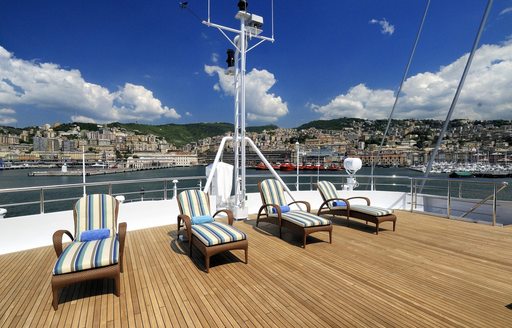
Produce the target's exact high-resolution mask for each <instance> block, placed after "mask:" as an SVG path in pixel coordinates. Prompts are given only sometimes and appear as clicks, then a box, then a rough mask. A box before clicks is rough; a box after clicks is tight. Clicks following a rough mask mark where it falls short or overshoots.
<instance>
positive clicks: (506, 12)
mask: <svg viewBox="0 0 512 328" xmlns="http://www.w3.org/2000/svg"><path fill="white" fill-rule="evenodd" d="M508 13H512V7H508V8H505V9H503V10H502V11H500V13H499V15H505V14H508Z"/></svg>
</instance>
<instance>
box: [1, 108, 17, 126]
mask: <svg viewBox="0 0 512 328" xmlns="http://www.w3.org/2000/svg"><path fill="white" fill-rule="evenodd" d="M15 114H16V111H15V110H14V109H11V108H0V124H4V125H6V124H13V123H16V122H18V120H16V119H15V118H14V117H13V115H15Z"/></svg>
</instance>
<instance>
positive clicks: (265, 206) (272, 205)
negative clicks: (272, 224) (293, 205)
mask: <svg viewBox="0 0 512 328" xmlns="http://www.w3.org/2000/svg"><path fill="white" fill-rule="evenodd" d="M267 207H273V208H275V209H276V213H272V212H271V213H270V214H277V216H279V218H281V206H279V205H277V204H263V205H261V207H260V210H259V211H258V216H260V213H261V211H263V210H265V212H266V214H267V216H268V215H269V213H268V208H267Z"/></svg>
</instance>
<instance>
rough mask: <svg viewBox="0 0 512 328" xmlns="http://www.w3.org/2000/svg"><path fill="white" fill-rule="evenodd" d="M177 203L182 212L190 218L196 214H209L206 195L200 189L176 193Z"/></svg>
mask: <svg viewBox="0 0 512 328" xmlns="http://www.w3.org/2000/svg"><path fill="white" fill-rule="evenodd" d="M178 203H179V204H180V206H181V210H182V211H183V213H181V214H185V215H188V216H189V217H190V218H193V217H196V216H204V215H210V207H209V206H208V195H207V194H206V193H205V192H203V191H201V190H194V189H189V190H185V191H183V192H181V193H180V194H179V195H178Z"/></svg>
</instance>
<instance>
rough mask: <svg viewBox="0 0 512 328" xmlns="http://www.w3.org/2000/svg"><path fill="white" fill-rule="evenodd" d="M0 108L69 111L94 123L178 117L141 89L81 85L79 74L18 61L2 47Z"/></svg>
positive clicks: (48, 65)
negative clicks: (113, 89) (21, 107)
mask: <svg viewBox="0 0 512 328" xmlns="http://www.w3.org/2000/svg"><path fill="white" fill-rule="evenodd" d="M0 105H4V106H13V107H15V106H17V105H24V106H27V105H28V106H31V107H33V108H36V109H37V108H51V109H55V110H60V111H73V112H74V113H77V114H76V115H75V116H73V117H75V118H81V119H86V120H87V121H94V122H111V121H124V122H126V121H131V120H138V121H152V120H155V119H159V118H162V117H166V118H172V119H178V118H180V117H181V116H180V115H179V114H178V113H177V112H176V110H175V109H174V108H169V107H167V106H165V105H163V104H162V103H161V101H160V100H159V99H157V98H155V97H154V95H153V92H151V91H150V90H148V89H146V88H145V87H144V86H141V85H135V84H131V83H126V84H125V85H124V86H122V87H119V89H118V90H117V91H113V92H112V91H109V90H108V89H107V88H105V87H103V86H101V85H98V84H94V83H89V82H87V81H85V80H84V78H83V77H82V75H81V73H80V71H79V70H76V69H69V70H68V69H63V68H61V67H60V66H59V65H57V64H53V63H38V62H34V61H26V60H22V59H18V58H16V57H14V56H13V55H12V54H11V53H10V52H9V51H7V50H6V49H5V48H3V47H2V46H0ZM73 117H71V118H73Z"/></svg>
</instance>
